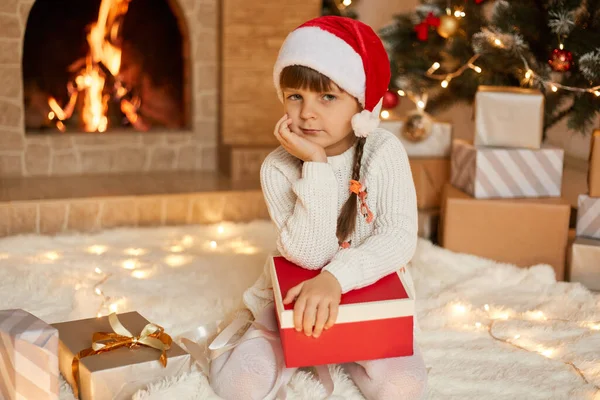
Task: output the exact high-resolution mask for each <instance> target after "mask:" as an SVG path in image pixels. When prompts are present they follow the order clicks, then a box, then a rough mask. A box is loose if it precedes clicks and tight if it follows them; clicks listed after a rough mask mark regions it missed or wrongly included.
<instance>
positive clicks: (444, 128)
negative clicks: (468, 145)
mask: <svg viewBox="0 0 600 400" xmlns="http://www.w3.org/2000/svg"><path fill="white" fill-rule="evenodd" d="M379 127H380V128H383V129H385V130H387V131H390V132H391V133H393V134H394V135H396V137H398V138H399V139H400V141H401V142H402V145H403V146H404V149H405V150H406V154H408V156H409V157H448V156H450V146H451V143H452V125H451V124H450V123H447V122H434V123H433V126H432V128H431V133H430V134H429V135H428V136H427V137H426V138H424V139H423V140H421V141H418V142H415V141H412V140H409V139H407V138H406V137H404V135H402V128H403V127H404V121H402V120H389V119H386V120H382V121H381V122H380V124H379Z"/></svg>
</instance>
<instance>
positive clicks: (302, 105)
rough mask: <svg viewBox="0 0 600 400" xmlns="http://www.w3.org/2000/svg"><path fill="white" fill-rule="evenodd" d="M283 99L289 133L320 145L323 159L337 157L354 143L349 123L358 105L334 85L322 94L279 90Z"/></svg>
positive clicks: (285, 89)
mask: <svg viewBox="0 0 600 400" xmlns="http://www.w3.org/2000/svg"><path fill="white" fill-rule="evenodd" d="M283 98H284V102H283V106H284V110H285V113H287V114H288V116H289V117H290V118H291V119H292V124H291V126H290V129H291V131H292V132H294V133H296V134H297V135H300V136H302V137H304V138H306V139H307V140H309V141H311V142H313V143H315V144H318V145H320V146H322V147H323V148H324V149H325V153H326V154H327V156H335V155H338V154H341V153H343V152H344V151H346V150H348V149H349V148H350V147H351V146H352V145H353V144H354V141H355V140H356V137H355V135H354V133H353V131H352V125H351V122H350V121H351V119H352V116H353V115H354V114H356V113H358V112H360V111H361V106H360V103H359V102H358V101H357V100H356V98H354V97H353V96H351V95H350V94H348V93H347V92H345V91H343V90H341V89H340V88H339V87H338V86H337V85H335V84H334V85H332V87H331V88H330V90H329V91H327V92H322V93H321V92H315V91H311V90H308V89H289V88H283Z"/></svg>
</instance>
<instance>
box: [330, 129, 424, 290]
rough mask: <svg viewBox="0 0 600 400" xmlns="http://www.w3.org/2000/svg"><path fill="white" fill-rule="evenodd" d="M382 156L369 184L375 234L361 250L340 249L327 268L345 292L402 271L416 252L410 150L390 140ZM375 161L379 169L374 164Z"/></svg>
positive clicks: (415, 201) (413, 190)
mask: <svg viewBox="0 0 600 400" xmlns="http://www.w3.org/2000/svg"><path fill="white" fill-rule="evenodd" d="M379 153H380V154H377V155H376V156H377V159H376V160H373V161H372V162H371V165H370V167H371V168H374V167H375V168H377V170H376V171H375V177H374V181H372V182H369V183H368V185H375V186H376V190H377V191H376V194H375V196H376V198H375V202H376V212H375V215H374V217H375V218H374V220H373V222H372V223H373V224H375V225H374V229H373V234H372V235H371V236H370V237H368V238H367V239H366V240H364V241H363V243H361V244H360V245H359V246H357V247H351V248H348V249H342V250H340V251H339V252H338V253H337V254H336V255H335V257H334V258H333V260H332V261H331V262H330V263H329V265H327V266H325V267H324V268H323V271H329V272H330V273H332V274H333V275H334V276H335V277H336V278H337V280H338V281H339V283H340V285H341V287H342V293H346V292H348V291H350V290H353V289H358V288H361V287H364V286H368V285H370V284H372V283H375V282H376V281H378V280H379V279H381V278H383V277H384V276H386V275H388V274H390V273H392V272H393V271H396V270H398V269H399V268H400V267H402V266H403V265H406V264H407V263H408V262H409V261H410V259H411V258H412V256H413V254H414V252H415V249H416V245H417V232H418V225H417V200H416V193H415V186H414V183H413V178H412V174H411V170H410V165H409V163H408V157H407V155H406V151H405V150H404V147H403V146H402V143H401V142H400V141H399V140H398V139H396V138H394V140H389V141H386V143H385V144H384V145H383V146H381V147H380V151H379ZM375 162H377V166H375V165H372V164H374V163H375ZM368 190H369V187H368V186H367V192H368ZM369 203H370V202H369ZM359 218H362V216H360V215H359Z"/></svg>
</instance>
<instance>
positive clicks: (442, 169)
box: [409, 158, 450, 210]
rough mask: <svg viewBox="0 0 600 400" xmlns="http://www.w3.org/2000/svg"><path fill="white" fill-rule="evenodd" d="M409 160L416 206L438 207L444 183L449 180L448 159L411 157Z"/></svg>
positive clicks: (423, 208)
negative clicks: (415, 193) (415, 194)
mask: <svg viewBox="0 0 600 400" xmlns="http://www.w3.org/2000/svg"><path fill="white" fill-rule="evenodd" d="M409 162H410V170H411V172H412V176H413V182H414V184H415V190H416V192H417V208H418V209H419V210H426V209H430V208H436V207H439V206H440V204H441V202H442V190H443V188H444V185H445V184H446V183H447V182H448V181H449V180H450V159H449V158H411V159H409Z"/></svg>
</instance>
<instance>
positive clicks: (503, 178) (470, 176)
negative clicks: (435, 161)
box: [450, 139, 564, 199]
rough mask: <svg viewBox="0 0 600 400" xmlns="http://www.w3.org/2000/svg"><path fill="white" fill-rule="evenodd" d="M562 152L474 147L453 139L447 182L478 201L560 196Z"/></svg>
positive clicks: (546, 148)
mask: <svg viewBox="0 0 600 400" xmlns="http://www.w3.org/2000/svg"><path fill="white" fill-rule="evenodd" d="M563 160H564V150H563V149H559V148H557V147H550V146H547V147H544V148H542V149H539V150H530V149H512V148H493V147H475V146H473V145H472V144H471V143H469V142H467V141H465V140H458V139H457V140H454V141H453V143H452V159H451V172H450V183H452V184H453V185H454V186H455V187H457V188H459V189H461V190H463V191H465V192H467V193H469V194H470V195H471V196H473V197H475V198H478V199H490V198H525V197H560V195H561V187H562V174H563Z"/></svg>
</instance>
